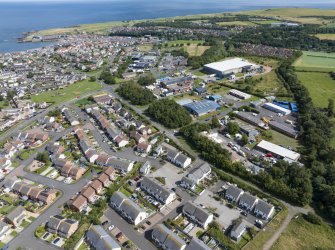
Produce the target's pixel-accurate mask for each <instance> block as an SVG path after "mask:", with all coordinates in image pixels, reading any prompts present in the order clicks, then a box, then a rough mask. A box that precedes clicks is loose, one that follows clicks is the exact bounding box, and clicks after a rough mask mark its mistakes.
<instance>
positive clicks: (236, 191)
mask: <svg viewBox="0 0 335 250" xmlns="http://www.w3.org/2000/svg"><path fill="white" fill-rule="evenodd" d="M242 193H243V190H242V189H240V188H238V187H235V186H232V185H231V186H229V188H228V189H227V190H226V196H227V195H230V196H232V197H234V198H235V199H237V198H238V197H239V196H240V195H241V194H242Z"/></svg>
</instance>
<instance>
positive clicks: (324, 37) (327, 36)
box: [315, 25, 335, 40]
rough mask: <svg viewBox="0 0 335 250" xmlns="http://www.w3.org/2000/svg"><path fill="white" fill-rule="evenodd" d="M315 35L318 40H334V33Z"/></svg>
mask: <svg viewBox="0 0 335 250" xmlns="http://www.w3.org/2000/svg"><path fill="white" fill-rule="evenodd" d="M334 27H335V25H334ZM315 36H316V37H317V38H319V39H320V40H335V34H316V35H315Z"/></svg>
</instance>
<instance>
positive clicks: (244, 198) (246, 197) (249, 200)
mask: <svg viewBox="0 0 335 250" xmlns="http://www.w3.org/2000/svg"><path fill="white" fill-rule="evenodd" d="M256 200H257V197H256V196H253V195H251V194H249V193H243V194H242V195H241V197H240V200H239V204H241V203H242V202H243V203H246V204H248V205H249V206H250V207H252V206H253V205H254V204H255V202H256Z"/></svg>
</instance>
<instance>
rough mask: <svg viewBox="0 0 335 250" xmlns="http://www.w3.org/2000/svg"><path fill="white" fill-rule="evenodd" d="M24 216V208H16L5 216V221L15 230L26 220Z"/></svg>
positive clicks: (25, 214) (25, 213)
mask: <svg viewBox="0 0 335 250" xmlns="http://www.w3.org/2000/svg"><path fill="white" fill-rule="evenodd" d="M26 216H27V212H26V210H25V209H24V207H22V206H18V207H16V208H14V210H13V211H11V212H10V213H9V214H7V215H6V216H5V221H6V222H7V223H8V224H11V225H13V226H14V227H15V228H16V227H18V226H19V225H20V224H21V222H22V221H23V220H24V219H25V218H26Z"/></svg>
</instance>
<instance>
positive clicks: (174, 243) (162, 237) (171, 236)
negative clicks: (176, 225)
mask: <svg viewBox="0 0 335 250" xmlns="http://www.w3.org/2000/svg"><path fill="white" fill-rule="evenodd" d="M151 238H152V240H153V241H154V243H155V244H156V245H157V246H158V247H160V248H162V249H167V250H184V249H185V248H186V243H185V241H184V240H182V239H181V238H180V237H179V236H178V235H177V234H175V233H174V232H172V231H171V230H170V229H168V228H167V227H166V226H164V225H163V224H158V225H156V226H155V227H154V229H153V230H152V232H151Z"/></svg>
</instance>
